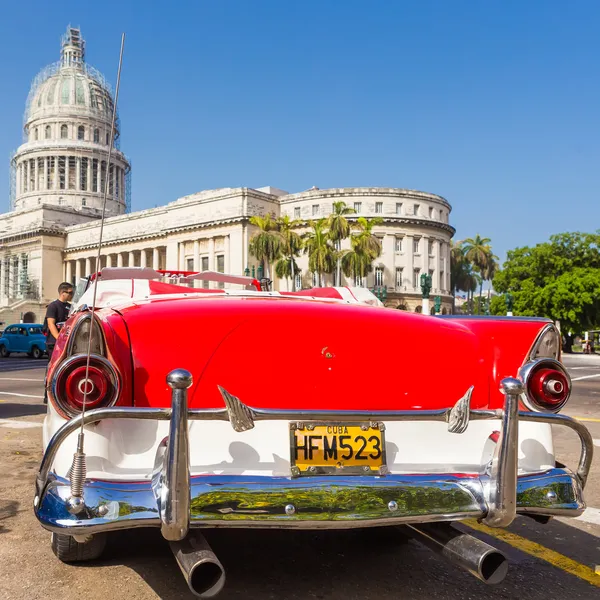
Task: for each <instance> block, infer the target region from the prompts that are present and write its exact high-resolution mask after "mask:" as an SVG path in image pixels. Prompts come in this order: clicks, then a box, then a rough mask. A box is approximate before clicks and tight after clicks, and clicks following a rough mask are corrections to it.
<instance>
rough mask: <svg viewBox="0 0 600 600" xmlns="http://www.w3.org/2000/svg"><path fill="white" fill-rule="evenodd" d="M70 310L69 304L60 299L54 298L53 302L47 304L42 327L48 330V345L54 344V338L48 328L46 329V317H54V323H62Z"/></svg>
mask: <svg viewBox="0 0 600 600" xmlns="http://www.w3.org/2000/svg"><path fill="white" fill-rule="evenodd" d="M70 310H71V305H70V304H69V303H68V302H62V301H61V300H54V302H50V304H48V308H46V318H45V319H44V326H43V329H44V330H45V331H47V332H48V339H47V340H46V344H47V345H48V346H54V344H56V338H55V337H54V336H53V335H52V332H51V331H50V329H48V318H50V319H54V323H55V324H57V323H64V322H65V321H66V320H67V318H68V317H69V311H70Z"/></svg>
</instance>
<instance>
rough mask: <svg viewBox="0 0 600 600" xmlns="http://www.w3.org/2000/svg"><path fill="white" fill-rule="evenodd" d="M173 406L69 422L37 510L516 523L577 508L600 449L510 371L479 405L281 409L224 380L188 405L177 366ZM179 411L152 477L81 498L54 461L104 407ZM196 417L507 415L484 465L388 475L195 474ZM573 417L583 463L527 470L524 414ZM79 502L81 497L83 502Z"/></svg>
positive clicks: (119, 521)
mask: <svg viewBox="0 0 600 600" xmlns="http://www.w3.org/2000/svg"><path fill="white" fill-rule="evenodd" d="M168 382H169V385H170V386H171V387H172V389H173V394H172V408H170V409H133V408H110V409H97V410H93V411H89V412H87V413H86V414H85V416H84V417H78V418H76V419H73V420H71V421H70V422H68V423H67V424H65V425H64V426H63V427H62V428H61V429H60V430H59V431H58V432H57V433H56V434H55V435H54V437H53V438H52V440H51V441H50V443H49V445H48V448H47V449H46V453H45V455H44V458H43V460H42V464H41V467H40V472H39V473H38V477H37V482H36V486H37V489H36V497H35V501H34V506H35V512H36V516H37V517H38V519H39V520H40V522H41V524H42V525H43V526H44V527H45V528H46V529H49V530H52V531H56V532H62V533H69V534H72V535H85V534H93V533H97V532H102V531H111V530H117V529H127V528H133V527H148V526H156V527H160V528H161V531H162V534H163V536H164V537H165V538H166V539H168V540H178V539H183V537H185V535H186V534H187V532H188V531H189V528H190V527H192V528H193V527H275V528H307V529H327V528H331V529H333V528H350V527H367V526H375V525H399V524H402V523H411V522H412V523H415V522H434V521H455V520H461V519H466V518H473V517H474V518H478V519H481V520H483V521H484V522H485V523H487V524H488V525H490V526H493V527H505V526H507V525H509V524H510V523H511V522H512V521H513V519H514V518H515V516H516V514H535V515H542V516H578V515H580V514H581V513H582V512H583V510H584V508H585V504H584V501H583V494H582V490H583V487H584V485H585V480H586V478H587V475H588V472H589V468H590V464H591V460H592V452H593V443H592V439H591V436H590V434H589V432H588V430H587V429H586V428H585V427H584V426H583V425H581V423H579V422H577V421H575V420H574V419H571V418H569V417H565V416H561V415H554V414H541V413H529V412H519V411H518V404H519V396H520V394H521V393H522V384H521V382H519V381H518V380H515V379H505V380H503V382H502V383H503V391H504V393H505V394H506V404H505V410H470V407H469V401H470V392H467V394H465V396H464V397H463V398H461V400H459V401H458V402H457V404H456V405H455V406H454V407H453V408H452V409H444V410H433V411H396V412H384V413H365V412H344V411H338V412H329V411H313V412H310V413H308V412H303V411H270V410H258V409H253V408H250V407H248V406H246V405H244V404H243V403H242V402H240V400H238V399H237V398H235V397H233V396H231V395H230V394H228V393H227V392H226V391H225V390H221V391H222V394H223V397H224V400H225V404H226V408H224V409H206V410H188V409H187V387H189V385H190V384H191V375H189V373H187V372H186V371H181V370H177V371H174V372H172V373H170V374H169V378H168ZM121 418H126V419H158V420H169V421H170V427H169V436H168V437H167V438H166V439H165V440H164V442H163V443H162V444H161V445H160V446H159V449H158V451H157V454H156V462H155V469H154V475H153V478H152V482H133V483H123V482H118V483H116V482H107V481H86V482H85V484H84V486H83V495H82V497H81V498H75V500H77V502H73V491H72V489H71V488H72V486H70V482H69V481H68V480H66V479H63V478H60V477H57V476H55V475H54V474H53V473H51V467H52V463H53V460H54V457H55V456H56V452H57V450H58V448H59V446H60V445H61V444H62V443H63V442H64V440H65V439H66V438H67V436H68V435H69V434H70V433H72V432H73V431H76V430H77V429H78V428H79V427H81V422H82V420H83V422H84V424H87V423H95V422H98V421H101V420H103V419H121ZM188 419H199V420H202V419H204V420H227V421H229V422H230V423H231V424H232V426H233V428H234V429H235V430H236V431H246V430H248V429H251V428H252V427H254V421H256V420H260V419H278V420H290V421H299V420H302V421H310V420H319V421H327V420H330V421H340V420H343V421H365V420H372V421H375V420H385V421H445V422H447V423H448V428H449V430H450V431H451V432H453V433H456V434H460V433H462V432H464V431H465V430H466V429H467V427H468V423H469V420H470V419H501V421H502V426H501V431H500V435H499V438H498V441H497V444H496V448H495V453H494V457H493V460H492V462H491V465H490V466H489V470H488V472H487V473H486V474H485V475H482V474H479V475H477V474H475V475H474V474H461V473H457V474H445V473H444V474H408V475H398V474H394V475H385V476H364V477H362V476H353V477H352V476H350V477H349V476H339V475H333V476H318V477H317V476H316V477H300V478H292V477H289V478H288V477H244V476H218V475H202V476H194V477H190V474H189V457H188V444H189V442H188ZM519 420H525V421H527V420H529V421H537V422H544V423H551V424H555V425H563V426H567V427H569V428H571V429H573V430H574V431H575V432H576V433H577V434H578V435H579V437H580V440H581V447H582V451H581V456H580V462H579V466H578V470H577V474H574V473H572V472H571V471H569V470H568V469H563V468H560V469H559V468H555V469H551V470H549V471H546V472H543V473H535V474H521V475H518V461H517V456H518V454H517V450H518V448H517V445H518V421H519ZM74 507H75V508H74Z"/></svg>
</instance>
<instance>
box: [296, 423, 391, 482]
mask: <svg viewBox="0 0 600 600" xmlns="http://www.w3.org/2000/svg"><path fill="white" fill-rule="evenodd" d="M290 458H291V460H290V462H291V466H292V475H293V476H296V477H298V476H299V475H324V474H327V475H383V474H385V472H386V465H385V427H384V425H383V423H379V422H377V423H374V422H366V423H357V422H351V423H343V422H342V423H333V422H328V423H323V422H315V421H311V422H306V423H290Z"/></svg>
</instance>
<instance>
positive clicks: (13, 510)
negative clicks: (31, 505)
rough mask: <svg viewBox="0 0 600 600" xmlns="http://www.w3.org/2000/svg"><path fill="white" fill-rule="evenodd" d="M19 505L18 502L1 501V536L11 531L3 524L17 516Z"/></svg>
mask: <svg viewBox="0 0 600 600" xmlns="http://www.w3.org/2000/svg"><path fill="white" fill-rule="evenodd" d="M18 508H19V503H18V502H17V501H16V500H0V535H1V534H3V533H8V532H9V531H10V529H8V527H6V526H5V525H4V524H3V521H5V520H6V519H10V518H11V517H14V516H15V515H16V514H17V509H18Z"/></svg>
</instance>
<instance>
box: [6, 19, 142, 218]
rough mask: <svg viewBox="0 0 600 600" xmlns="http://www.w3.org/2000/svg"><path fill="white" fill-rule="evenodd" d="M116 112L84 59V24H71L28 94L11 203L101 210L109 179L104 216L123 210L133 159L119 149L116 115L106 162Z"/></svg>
mask: <svg viewBox="0 0 600 600" xmlns="http://www.w3.org/2000/svg"><path fill="white" fill-rule="evenodd" d="M113 110H114V100H113V97H112V92H111V89H110V86H109V85H108V83H107V82H106V80H105V79H104V77H103V76H102V74H101V73H100V72H99V71H97V70H96V69H94V68H93V67H91V66H90V65H88V64H87V63H86V62H85V42H84V40H83V38H82V37H81V32H80V31H79V29H74V28H71V27H69V28H68V29H67V33H66V34H65V35H64V36H63V37H62V44H61V56H60V61H59V62H57V63H54V64H51V65H48V66H47V67H45V68H44V69H42V71H41V72H40V73H39V74H38V75H37V77H36V78H35V79H34V81H33V83H32V85H31V89H30V91H29V95H28V97H27V105H26V108H25V116H24V127H23V132H24V138H25V143H24V144H23V145H22V146H21V147H20V148H19V150H18V151H17V153H16V154H15V156H14V157H13V159H12V168H13V186H12V190H11V191H12V194H11V205H12V208H14V209H16V210H21V209H27V208H33V207H34V206H36V205H41V204H59V205H63V206H66V207H70V208H74V209H76V210H84V211H85V212H88V213H89V212H94V211H95V212H99V211H100V210H101V208H102V202H103V195H104V188H105V185H106V184H107V182H108V200H107V214H108V215H116V214H122V213H123V212H126V210H127V208H128V195H129V181H128V180H129V178H128V175H129V172H130V165H129V161H128V160H127V158H126V157H125V155H124V154H123V153H121V152H120V151H119V121H118V119H116V120H115V129H114V141H113V144H114V148H113V150H112V156H111V164H110V167H108V150H109V144H110V140H111V125H112V116H113ZM107 177H108V179H107Z"/></svg>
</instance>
